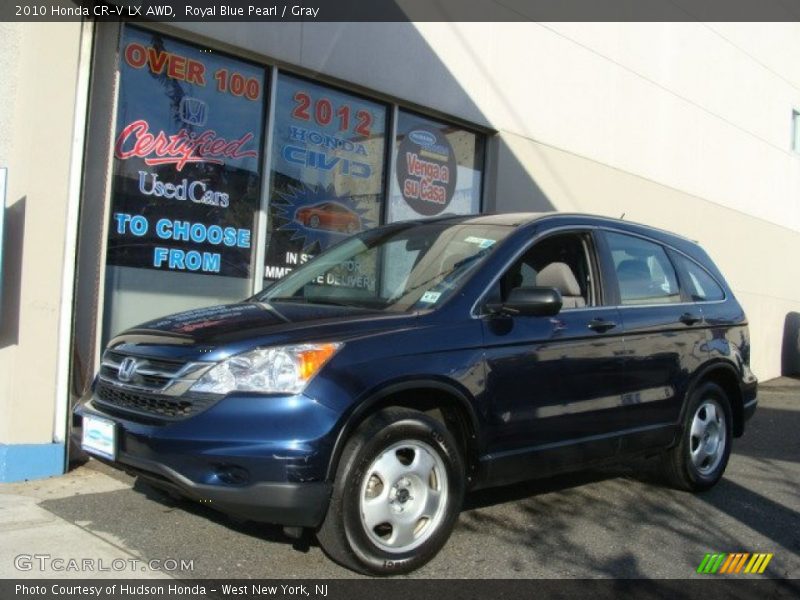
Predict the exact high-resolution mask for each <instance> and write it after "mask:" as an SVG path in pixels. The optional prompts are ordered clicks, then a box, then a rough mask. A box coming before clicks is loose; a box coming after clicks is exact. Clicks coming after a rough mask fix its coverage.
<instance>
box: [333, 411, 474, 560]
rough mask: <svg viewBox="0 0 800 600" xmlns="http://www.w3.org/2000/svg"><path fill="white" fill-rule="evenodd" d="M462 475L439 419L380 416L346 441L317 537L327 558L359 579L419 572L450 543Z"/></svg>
mask: <svg viewBox="0 0 800 600" xmlns="http://www.w3.org/2000/svg"><path fill="white" fill-rule="evenodd" d="M464 473H465V470H464V464H463V459H462V458H461V454H460V452H459V450H458V447H457V444H456V442H455V440H454V439H453V436H452V435H451V433H450V432H449V431H448V430H447V428H446V427H444V425H442V424H441V423H440V422H439V421H436V420H435V419H433V418H431V417H429V416H427V415H425V414H424V413H420V412H418V411H414V410H408V409H403V408H390V409H385V410H382V411H381V412H379V413H377V414H375V415H374V416H372V417H370V418H369V419H368V420H367V421H365V422H364V423H363V424H362V425H361V426H360V427H359V428H358V430H357V431H356V432H355V434H354V435H353V436H352V438H351V439H350V440H349V441H348V443H347V445H346V447H345V449H344V452H343V454H342V457H341V460H340V462H339V468H338V470H337V473H336V481H335V482H334V490H333V496H332V498H331V503H330V506H329V508H328V514H327V515H326V517H325V521H324V522H323V524H322V526H321V527H320V530H319V531H318V532H317V539H318V540H319V542H320V545H321V546H322V548H323V549H324V550H325V551H326V552H327V553H328V555H329V556H330V557H331V558H333V559H334V560H335V561H337V562H339V563H340V564H342V565H344V566H346V567H349V568H351V569H353V570H355V571H359V572H362V573H370V574H374V575H394V574H399V573H407V572H409V571H412V570H414V569H416V568H419V567H421V566H422V565H424V564H425V563H427V562H428V561H429V560H430V559H431V558H433V557H434V556H435V555H436V553H437V552H438V551H439V550H440V549H441V547H442V546H443V545H444V544H445V542H446V541H447V539H448V538H449V537H450V533H451V532H452V529H453V526H454V525H455V522H456V520H457V519H458V514H459V511H460V509H461V502H462V500H463V497H464V486H465V474H464Z"/></svg>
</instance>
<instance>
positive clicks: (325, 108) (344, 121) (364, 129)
mask: <svg viewBox="0 0 800 600" xmlns="http://www.w3.org/2000/svg"><path fill="white" fill-rule="evenodd" d="M292 99H293V100H294V102H295V105H294V108H293V109H292V117H293V118H295V119H299V120H301V121H311V120H312V118H313V120H314V121H315V122H316V123H317V124H318V125H322V126H323V127H327V126H328V125H330V124H331V123H332V122H333V120H334V119H336V120H338V122H339V128H338V130H339V131H350V126H351V124H352V126H353V132H354V133H357V134H358V135H362V136H364V137H369V136H370V135H371V131H372V113H370V112H369V111H368V110H364V109H361V110H359V111H356V113H355V119H353V116H354V115H353V114H352V113H353V110H352V108H351V107H350V105H349V104H341V105H339V106H338V107H336V108H334V106H333V102H331V101H330V100H329V99H328V98H325V97H322V98H317V99H316V100H315V99H313V98H312V97H311V95H310V94H308V93H307V92H303V91H299V92H295V94H294V96H292Z"/></svg>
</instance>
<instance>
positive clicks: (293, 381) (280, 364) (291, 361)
mask: <svg viewBox="0 0 800 600" xmlns="http://www.w3.org/2000/svg"><path fill="white" fill-rule="evenodd" d="M341 347H342V344H336V343H329V344H299V345H297V346H278V347H275V348H259V349H257V350H252V351H251V352H245V353H243V354H237V355H236V356H232V357H230V358H229V359H227V360H224V361H222V362H221V363H219V364H218V365H216V366H215V367H213V368H212V369H211V370H210V371H209V372H208V373H206V374H205V375H203V376H202V377H201V378H200V379H199V380H198V382H197V383H195V384H194V385H193V386H192V391H193V392H210V393H213V394H228V393H230V392H264V393H282V394H299V393H300V392H302V391H303V390H304V389H305V387H306V385H308V382H309V381H311V379H312V378H313V377H314V375H316V374H317V373H318V372H319V370H320V369H321V368H322V366H323V365H324V364H325V363H326V362H328V360H330V358H331V357H332V356H333V355H334V354H335V353H336V351H337V350H339V348H341Z"/></svg>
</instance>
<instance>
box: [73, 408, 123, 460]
mask: <svg viewBox="0 0 800 600" xmlns="http://www.w3.org/2000/svg"><path fill="white" fill-rule="evenodd" d="M81 446H82V447H83V449H84V450H86V451H87V452H91V453H92V454H97V455H98V456H102V457H103V458H108V459H111V460H114V458H115V457H116V454H117V428H116V425H115V424H114V422H113V421H109V420H108V419H101V418H100V417H93V416H90V415H84V416H83V437H82V439H81Z"/></svg>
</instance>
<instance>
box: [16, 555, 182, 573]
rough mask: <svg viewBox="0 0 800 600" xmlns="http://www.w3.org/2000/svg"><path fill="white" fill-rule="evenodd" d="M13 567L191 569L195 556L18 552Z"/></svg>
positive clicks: (48, 570) (52, 569) (79, 570)
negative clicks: (81, 555)
mask: <svg viewBox="0 0 800 600" xmlns="http://www.w3.org/2000/svg"><path fill="white" fill-rule="evenodd" d="M14 568H15V569H17V570H18V571H33V572H38V573H97V572H101V571H105V572H114V573H125V572H128V573H131V572H139V573H141V572H149V571H153V572H156V571H157V572H168V573H174V572H179V571H194V560H193V559H192V560H186V559H183V558H181V559H178V558H165V559H160V558H153V559H149V560H142V559H139V558H113V559H110V560H109V559H103V558H65V557H61V556H53V555H52V554H17V556H15V557H14Z"/></svg>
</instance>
